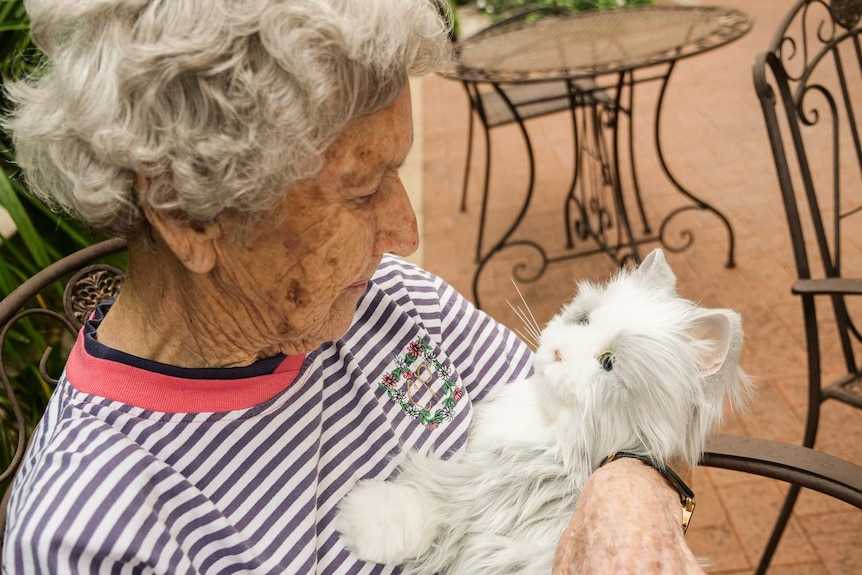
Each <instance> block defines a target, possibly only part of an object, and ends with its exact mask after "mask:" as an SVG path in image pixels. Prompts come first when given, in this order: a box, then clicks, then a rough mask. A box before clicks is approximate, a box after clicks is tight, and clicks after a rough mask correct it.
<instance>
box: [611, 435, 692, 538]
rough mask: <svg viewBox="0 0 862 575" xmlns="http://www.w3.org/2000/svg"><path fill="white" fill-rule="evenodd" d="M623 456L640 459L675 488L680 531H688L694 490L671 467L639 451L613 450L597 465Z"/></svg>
mask: <svg viewBox="0 0 862 575" xmlns="http://www.w3.org/2000/svg"><path fill="white" fill-rule="evenodd" d="M623 458H631V459H639V460H640V461H643V462H644V463H646V464H647V465H649V466H650V467H652V468H653V469H655V470H656V471H658V472H659V473H661V474H662V476H663V477H664V478H665V479H666V480H667V482H668V483H670V484H671V486H672V487H673V488H674V489H676V492H677V493H678V494H679V502H680V504H681V505H682V532H683V534H684V533H685V532H686V531H688V525H689V523H691V516H692V515H693V514H694V505H695V503H694V491H692V490H691V488H690V487H689V486H688V485H686V483H685V481H683V480H682V479H681V478H680V476H679V475H677V474H676V473H674V471H673V469H671V468H670V467H667V466H666V465H663V464H660V463H656V462H655V461H653V460H652V459H650V458H649V457H647V456H646V455H641V454H640V453H634V452H632V451H614V452H613V453H611V454H610V455H608V456H607V457H606V458H605V460H604V461H602V464H601V465H599V467H601V466H602V465H605V464H607V463H610V462H611V461H616V460H617V459H623Z"/></svg>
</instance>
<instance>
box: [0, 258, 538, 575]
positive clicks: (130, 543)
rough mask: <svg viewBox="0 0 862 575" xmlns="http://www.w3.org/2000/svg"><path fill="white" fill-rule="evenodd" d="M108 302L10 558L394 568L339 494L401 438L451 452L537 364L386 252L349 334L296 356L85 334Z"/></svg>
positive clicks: (38, 446) (30, 461)
mask: <svg viewBox="0 0 862 575" xmlns="http://www.w3.org/2000/svg"><path fill="white" fill-rule="evenodd" d="M106 307H107V306H106ZM104 311H105V310H101V311H100V312H99V313H97V314H95V316H94V317H93V319H92V320H91V321H90V323H89V324H88V326H86V327H85V328H84V330H82V333H81V334H80V335H79V338H78V341H77V343H76V345H75V348H74V350H73V351H72V353H71V355H70V358H69V361H68V363H67V366H66V370H65V371H64V374H63V377H62V378H61V380H60V383H59V385H58V387H57V390H56V391H55V393H54V396H53V397H52V399H51V402H50V404H49V406H48V409H47V411H46V413H45V416H44V417H43V420H42V422H41V423H40V424H39V427H38V429H37V431H36V432H35V434H34V437H33V440H32V444H31V447H30V449H29V451H28V453H27V456H26V459H25V461H24V463H23V465H22V468H21V470H20V472H19V475H18V477H17V479H16V485H15V490H14V493H13V495H12V499H11V501H10V504H9V520H8V525H7V534H6V543H5V546H4V549H3V572H4V573H27V574H38V573H58V574H59V573H62V574H67V573H166V574H167V573H170V574H182V573H207V574H227V573H339V574H340V573H368V574H370V573H375V574H383V573H397V572H399V569H398V568H397V567H394V566H382V565H375V564H368V563H363V562H361V561H359V560H358V559H357V558H356V557H354V556H352V555H351V554H350V553H349V552H348V551H347V550H346V549H345V548H344V547H343V545H342V544H341V542H340V539H339V536H338V533H337V532H336V531H335V529H334V527H333V520H334V517H335V513H336V510H337V505H338V502H339V500H340V499H341V498H342V497H343V496H344V495H345V494H346V493H347V492H348V491H349V490H350V488H351V487H352V486H353V485H354V484H355V482H356V481H358V480H359V479H362V478H367V477H379V478H386V477H390V476H391V475H392V474H393V473H394V472H395V471H396V468H397V467H398V464H399V463H400V462H401V461H402V460H403V457H404V453H405V452H406V450H418V451H420V452H424V453H433V454H434V455H436V456H439V457H444V458H446V457H452V456H453V455H454V456H457V454H458V453H459V452H460V450H462V449H463V446H464V442H465V438H466V431H467V428H468V425H469V423H470V419H471V415H472V407H471V404H472V402H473V401H477V400H479V399H481V398H482V396H483V395H484V394H485V393H487V391H488V390H489V389H490V388H491V386H493V385H494V384H495V383H498V382H506V381H511V380H514V379H516V378H519V377H523V376H525V375H527V373H528V372H529V370H530V366H531V356H530V352H529V350H528V349H527V348H526V346H525V345H524V344H523V343H522V342H521V341H520V340H518V339H517V338H516V337H514V336H513V335H512V334H511V333H510V332H509V331H508V330H506V329H505V328H504V327H502V326H501V325H499V324H497V323H496V322H494V321H493V320H491V319H490V318H488V317H487V316H486V315H485V314H483V313H482V312H480V311H477V310H476V309H475V308H474V307H472V306H471V305H470V303H469V302H467V301H466V300H465V299H464V298H462V297H461V296H460V295H458V294H457V293H456V292H455V291H454V290H453V289H452V288H451V287H450V286H448V285H447V284H445V283H444V282H443V281H442V280H440V279H439V278H437V277H435V276H433V275H432V274H430V273H428V272H425V271H423V270H421V269H418V268H416V267H414V266H411V265H410V264H407V263H405V262H403V261H401V260H398V259H396V258H392V257H386V258H384V260H383V262H382V263H381V265H380V266H379V268H378V270H377V272H376V274H375V276H374V278H373V279H372V281H371V283H370V285H369V289H368V290H367V292H366V293H365V295H364V296H363V298H362V299H361V301H360V302H359V305H358V307H357V311H356V314H355V316H354V321H353V325H352V327H351V328H350V330H349V331H348V333H347V334H346V335H345V336H344V337H343V338H341V339H340V340H337V341H334V342H331V343H328V344H325V345H323V346H322V347H321V348H319V349H318V350H316V351H314V352H312V353H310V354H308V355H307V356H305V357H299V358H294V357H279V358H271V359H268V360H263V361H261V362H258V363H256V364H254V365H252V366H249V367H245V368H226V369H203V370H192V369H182V368H175V367H171V366H166V365H163V364H156V363H155V362H149V361H146V360H142V359H140V358H133V357H131V356H125V355H124V354H122V353H120V352H117V351H114V350H110V349H107V348H106V347H105V346H103V345H102V344H100V343H98V342H97V341H96V339H95V337H94V333H95V328H96V327H97V325H98V322H99V321H100V318H101V317H102V313H103V312H104ZM385 536H386V534H381V537H385Z"/></svg>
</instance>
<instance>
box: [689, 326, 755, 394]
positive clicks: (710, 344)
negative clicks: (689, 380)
mask: <svg viewBox="0 0 862 575" xmlns="http://www.w3.org/2000/svg"><path fill="white" fill-rule="evenodd" d="M689 335H690V336H691V337H692V339H694V340H695V341H699V342H701V343H703V344H704V345H703V346H702V347H703V349H704V354H703V355H702V356H701V358H700V371H701V374H702V375H703V376H704V377H710V376H713V375H715V374H717V373H718V372H720V371H721V370H722V369H723V368H724V366H725V364H726V363H727V362H728V360H731V361H733V362H734V363H736V360H737V359H738V357H739V352H740V347H741V346H742V320H741V319H740V317H739V314H737V313H736V312H733V311H731V310H728V309H718V310H707V311H705V312H704V313H703V314H701V315H700V316H699V317H697V318H696V319H695V320H694V321H692V323H691V326H690V327H689Z"/></svg>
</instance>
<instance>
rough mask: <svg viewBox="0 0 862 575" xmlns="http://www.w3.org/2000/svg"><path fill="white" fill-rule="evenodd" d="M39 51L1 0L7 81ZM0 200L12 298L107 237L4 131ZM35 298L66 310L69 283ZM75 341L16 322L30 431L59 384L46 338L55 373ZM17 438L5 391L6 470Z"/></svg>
mask: <svg viewBox="0 0 862 575" xmlns="http://www.w3.org/2000/svg"><path fill="white" fill-rule="evenodd" d="M40 59H41V54H40V53H39V51H38V50H37V49H36V48H35V46H34V45H33V44H32V42H31V40H30V34H29V25H28V21H27V17H26V13H25V11H24V6H23V1H22V0H11V1H10V0H3V1H0V75H2V77H0V89H2V88H3V87H4V86H5V84H6V83H7V82H8V81H10V80H14V79H17V78H21V77H22V76H24V75H26V74H30V73H32V72H33V71H34V70H35V69H37V66H38V63H39V61H40ZM0 108H2V112H3V113H4V114H5V113H8V110H9V108H10V104H9V101H8V99H7V98H6V92H5V90H3V91H2V92H0ZM0 206H2V207H3V208H4V209H5V210H6V211H7V212H8V214H9V215H10V216H11V218H12V220H13V222H14V224H15V228H16V229H17V233H15V234H14V235H12V236H11V237H9V238H5V239H2V243H0V297H4V298H5V297H6V295H8V294H9V293H10V292H11V291H12V290H14V289H15V288H16V287H18V286H19V285H20V284H21V282H23V281H24V280H25V279H26V278H28V277H30V276H32V275H34V274H35V273H36V272H38V271H39V270H41V269H43V268H45V267H46V266H48V265H49V264H51V263H52V262H54V261H57V260H58V259H60V258H62V257H63V256H65V255H67V254H69V253H72V252H73V251H76V250H78V249H80V248H82V247H85V246H87V245H90V244H91V243H93V242H94V241H96V240H97V239H101V238H99V237H97V236H96V235H95V234H92V233H90V232H88V231H87V230H86V229H84V228H83V227H82V226H81V225H79V224H77V223H74V222H71V221H69V220H66V219H64V218H63V217H61V216H60V215H58V214H56V213H54V212H52V211H51V210H50V209H49V208H48V207H47V206H46V205H45V204H43V203H42V202H41V201H39V200H37V199H35V198H34V197H32V196H30V195H29V194H28V193H27V190H26V185H25V183H24V181H23V178H22V177H21V174H20V172H19V170H18V169H17V166H16V164H15V154H14V150H13V149H12V144H11V142H10V139H9V137H8V135H7V134H5V133H0ZM36 305H38V306H40V307H44V308H47V309H54V310H58V309H59V310H61V309H62V287H61V286H60V285H59V284H58V285H54V286H52V287H51V289H49V290H47V291H46V292H43V293H42V294H41V296H40V297H39V298H38V299H37V302H36ZM70 345H71V337H70V336H69V335H68V334H66V333H65V331H64V330H63V329H62V328H60V326H59V325H57V324H56V322H53V323H48V322H41V321H39V320H38V319H33V320H31V319H25V320H23V321H20V322H18V323H16V324H15V326H14V327H13V329H12V330H11V331H10V332H9V334H8V335H7V337H6V339H5V340H4V341H3V347H2V353H3V359H4V364H3V368H4V370H5V372H6V373H7V374H9V376H10V380H11V383H12V387H13V389H14V390H15V395H16V397H17V398H18V399H19V401H20V402H21V404H22V409H23V411H24V416H25V419H26V422H27V423H26V425H27V428H28V432H29V430H31V429H32V427H33V426H34V425H35V423H36V422H37V421H38V419H39V417H40V416H41V414H42V411H43V410H44V406H45V404H46V402H47V400H48V398H49V397H50V394H51V392H52V386H51V385H50V384H48V383H47V382H45V381H44V380H43V379H42V377H41V376H40V375H39V371H38V365H39V359H40V358H41V356H42V352H43V350H44V349H45V348H46V346H52V347H54V348H55V349H57V350H58V351H57V352H55V353H54V354H52V356H51V357H52V358H53V359H52V360H51V361H49V362H48V366H47V367H48V372H49V373H51V374H54V375H55V376H56V375H57V374H58V373H59V371H60V369H61V368H62V364H63V358H64V357H65V355H66V354H65V353H64V352H66V351H67V350H68V349H69V347H70ZM17 440H18V437H17V430H16V427H15V418H14V416H13V413H12V409H11V406H10V403H9V400H8V398H7V397H6V396H5V393H0V470H2V469H4V468H5V467H6V465H7V464H8V462H9V460H10V459H11V456H12V453H14V449H15V444H16V442H17ZM0 487H2V486H0Z"/></svg>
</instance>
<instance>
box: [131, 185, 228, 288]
mask: <svg viewBox="0 0 862 575" xmlns="http://www.w3.org/2000/svg"><path fill="white" fill-rule="evenodd" d="M148 188H149V180H147V179H146V178H144V177H143V176H140V175H137V174H136V175H135V190H137V192H138V195H139V196H144V195H146V193H147V190H148ZM142 209H143V212H144V216H145V217H146V218H147V221H148V222H149V223H150V226H152V228H153V230H154V231H155V232H156V233H157V234H158V235H159V237H161V238H162V240H163V241H164V242H165V245H167V247H168V249H170V250H171V252H172V253H173V254H174V256H176V258H177V259H178V260H179V261H180V262H181V263H182V264H183V265H184V266H185V267H186V268H187V269H188V270H189V271H191V272H194V273H198V274H205V273H209V272H210V271H211V270H212V269H213V267H215V263H216V246H215V241H216V240H217V239H218V238H219V236H220V235H221V234H220V231H221V230H220V227H219V226H218V224H216V223H210V224H207V225H204V226H200V227H193V226H190V225H189V224H188V223H187V222H184V221H182V220H181V219H179V218H175V217H173V216H172V215H171V214H170V213H167V212H162V211H157V210H153V209H152V208H150V207H148V206H146V205H143V207H142Z"/></svg>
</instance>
